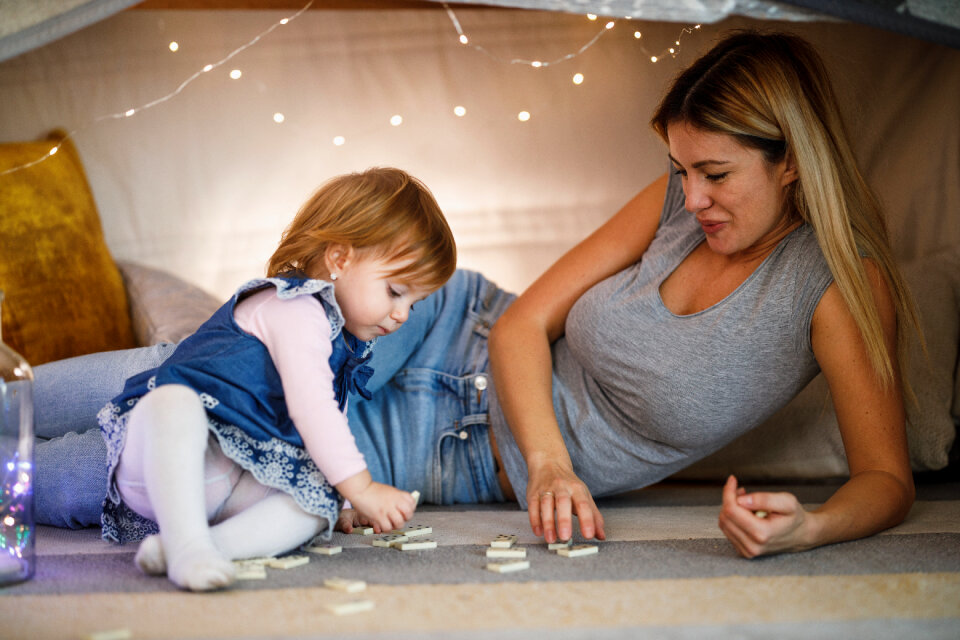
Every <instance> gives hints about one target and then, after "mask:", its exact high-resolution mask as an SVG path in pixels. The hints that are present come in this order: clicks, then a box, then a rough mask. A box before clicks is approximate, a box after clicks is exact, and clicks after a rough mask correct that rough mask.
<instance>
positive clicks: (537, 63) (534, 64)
mask: <svg viewBox="0 0 960 640" xmlns="http://www.w3.org/2000/svg"><path fill="white" fill-rule="evenodd" d="M530 66H531V67H533V68H534V69H539V68H540V67H542V66H543V63H542V62H540V61H539V60H534V61H533V62H531V63H530Z"/></svg>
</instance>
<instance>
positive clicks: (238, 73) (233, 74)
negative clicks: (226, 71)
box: [230, 69, 243, 80]
mask: <svg viewBox="0 0 960 640" xmlns="http://www.w3.org/2000/svg"><path fill="white" fill-rule="evenodd" d="M242 75H243V71H240V69H234V70H233V71H231V72H230V77H231V78H232V79H234V80H239V79H240V76H242Z"/></svg>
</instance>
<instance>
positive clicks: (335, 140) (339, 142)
mask: <svg viewBox="0 0 960 640" xmlns="http://www.w3.org/2000/svg"><path fill="white" fill-rule="evenodd" d="M346 141H347V139H346V138H344V137H343V136H335V137H334V138H333V144H335V145H336V146H338V147H342V146H343V145H344V143H345V142H346Z"/></svg>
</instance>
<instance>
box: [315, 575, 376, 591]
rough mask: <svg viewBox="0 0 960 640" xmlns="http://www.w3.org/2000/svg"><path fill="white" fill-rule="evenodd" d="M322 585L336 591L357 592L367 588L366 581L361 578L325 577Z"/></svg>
mask: <svg viewBox="0 0 960 640" xmlns="http://www.w3.org/2000/svg"><path fill="white" fill-rule="evenodd" d="M323 586H325V587H330V588H331V589H336V590H337V591H346V592H347V593H358V592H360V591H363V590H364V589H366V588H367V583H366V582H364V581H363V580H351V579H349V578H327V579H326V580H324V581H323Z"/></svg>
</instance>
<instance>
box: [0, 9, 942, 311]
mask: <svg viewBox="0 0 960 640" xmlns="http://www.w3.org/2000/svg"><path fill="white" fill-rule="evenodd" d="M521 1H522V2H523V3H524V4H525V5H531V6H533V5H535V6H537V7H538V8H562V9H564V11H502V10H500V9H496V8H494V9H489V8H477V7H476V6H475V5H471V6H469V7H468V6H464V5H462V4H460V3H457V2H451V3H450V7H451V9H452V10H453V11H454V13H455V16H456V18H457V20H458V21H459V24H460V26H461V28H462V29H463V30H464V31H465V32H466V33H467V34H468V35H469V37H470V45H471V46H464V45H462V44H461V43H460V42H459V40H458V34H457V31H456V30H455V28H454V25H453V23H452V22H451V19H450V16H449V15H448V13H447V12H446V11H444V9H443V6H442V4H441V3H432V5H427V6H430V7H432V8H429V9H425V10H388V9H387V10H362V11H351V10H338V11H307V12H304V13H303V14H302V15H300V16H299V17H297V18H296V19H295V20H292V21H291V22H290V23H289V24H287V25H286V26H283V27H282V28H277V29H275V30H273V31H271V32H270V33H268V34H266V35H262V34H263V33H264V32H265V30H267V29H268V28H269V27H271V26H272V25H274V24H276V23H277V22H278V21H279V20H281V19H282V18H285V17H289V16H291V15H293V14H295V13H296V11H297V9H291V8H290V7H291V6H292V5H295V4H299V3H291V2H285V3H284V6H285V7H286V8H285V9H282V10H250V11H223V10H146V9H137V10H133V11H121V9H123V7H124V6H126V5H130V4H131V2H129V1H128V0H99V1H93V0H87V1H86V2H83V1H81V0H63V1H61V2H52V1H47V2H40V1H39V0H22V1H21V0H16V1H14V2H11V0H0V25H3V28H4V29H5V30H8V31H9V27H8V25H9V24H11V23H9V22H8V21H7V17H8V16H9V15H11V13H10V12H11V11H15V10H16V7H17V5H19V6H20V7H21V8H22V7H33V8H36V9H37V10H38V11H39V10H40V9H41V8H42V7H41V5H44V4H45V5H47V7H46V8H47V9H48V10H49V9H51V8H56V6H55V5H58V6H59V8H61V9H66V11H63V12H59V13H58V12H56V11H54V12H53V13H51V14H49V16H50V17H49V18H47V19H43V18H40V19H39V22H34V26H33V27H25V28H23V29H21V30H20V31H15V32H13V33H10V34H8V35H7V36H5V37H4V38H3V39H2V40H0V50H2V51H9V49H6V48H5V47H6V46H7V45H6V44H5V43H6V42H12V40H8V39H11V38H12V39H18V38H20V39H21V40H20V42H26V40H25V39H22V38H25V37H26V35H27V32H29V31H31V30H32V31H33V32H35V33H46V34H53V33H55V32H57V31H58V30H60V29H63V30H64V31H66V30H69V29H70V28H72V27H70V28H68V27H65V26H64V25H66V24H67V23H69V24H71V25H81V26H82V24H83V23H84V22H86V26H82V28H77V29H76V30H75V31H74V32H73V33H71V34H69V35H63V37H56V36H53V37H52V38H50V39H49V41H48V42H47V43H46V44H43V45H42V46H37V47H34V48H29V47H27V48H26V49H24V50H23V51H22V52H21V53H19V54H14V55H12V56H9V57H7V59H6V60H3V61H0V96H3V98H2V100H0V142H2V141H17V140H32V139H37V138H39V137H41V136H44V135H45V134H46V133H47V132H48V131H49V130H51V129H54V128H58V127H59V128H64V129H66V130H68V131H71V132H73V135H72V138H73V141H74V142H75V144H76V145H77V148H78V149H79V151H80V154H81V157H82V158H83V161H84V165H85V168H86V171H87V176H88V179H89V181H90V184H91V188H92V189H93V192H94V196H95V199H96V202H97V205H98V208H99V210H100V216H101V219H102V221H103V226H104V231H105V235H106V238H107V243H108V245H109V247H110V249H111V252H112V253H113V254H114V257H115V258H117V259H122V260H133V261H137V262H141V263H144V264H147V265H149V266H154V267H159V268H163V269H167V270H170V271H172V272H174V273H176V274H178V275H180V276H182V277H185V278H187V279H188V280H191V281H193V282H195V283H197V284H199V285H201V286H202V287H204V288H206V289H208V290H209V291H211V292H213V293H215V294H217V295H218V296H221V297H226V296H227V295H229V294H230V293H231V292H232V291H233V290H234V288H235V287H236V286H237V285H238V284H239V283H241V282H243V281H244V280H246V279H248V278H251V277H256V276H258V275H261V274H262V272H263V266H264V263H265V261H266V259H267V258H268V257H269V255H270V253H271V252H272V250H273V248H274V247H275V246H276V242H277V240H278V239H279V236H280V233H281V231H282V230H283V228H284V226H285V225H286V223H287V222H288V221H289V220H290V218H291V217H292V216H293V214H294V212H295V211H296V209H297V207H298V206H299V204H300V203H301V202H302V201H303V200H304V199H305V198H306V197H307V196H308V195H309V194H310V193H311V192H312V191H313V190H314V188H315V187H316V186H317V185H318V184H319V183H320V182H322V181H323V180H325V179H326V178H328V177H330V176H332V175H335V174H339V173H343V172H346V171H353V170H357V169H364V168H366V167H369V166H371V165H393V166H399V167H402V168H405V169H407V170H409V171H410V172H411V173H413V174H414V175H416V176H418V177H419V178H421V179H423V180H424V181H425V182H426V183H427V184H428V185H429V186H430V187H431V189H432V190H433V191H434V193H435V195H436V196H437V199H438V200H439V202H440V205H441V207H443V209H444V212H445V213H446V214H447V217H448V219H449V220H450V222H451V226H452V227H453V229H454V233H455V235H456V237H457V243H458V246H459V249H460V266H462V267H467V268H475V269H478V270H481V271H483V272H484V273H485V274H486V275H488V276H489V277H491V278H492V279H494V280H496V281H497V282H498V283H499V284H501V285H502V286H504V287H506V288H508V289H511V290H514V291H519V290H521V289H523V288H524V287H525V286H527V285H528V284H529V283H530V282H531V281H532V280H533V279H534V278H535V277H536V276H537V275H538V274H539V273H540V272H541V271H542V270H543V269H545V268H546V267H547V266H549V264H551V263H552V262H553V261H554V260H555V259H556V258H557V257H558V256H559V255H561V254H562V253H563V252H564V251H566V250H567V249H569V248H570V247H571V246H572V245H573V244H575V243H576V242H577V241H579V240H580V239H582V238H583V237H585V236H586V235H587V234H588V233H590V231H592V230H593V229H594V228H596V226H598V225H599V224H601V223H602V222H603V221H604V220H606V219H607V218H608V217H609V216H610V215H612V214H613V213H614V212H615V211H616V210H617V209H618V208H619V207H620V206H622V205H623V204H624V203H625V202H627V201H628V200H629V199H630V198H631V197H632V196H633V195H634V194H635V193H636V192H637V191H638V190H639V189H640V188H642V187H643V186H644V185H645V184H646V183H648V182H649V181H650V180H652V179H654V178H656V177H657V176H658V175H660V174H662V173H663V172H664V171H665V170H666V169H667V164H668V163H667V159H666V152H665V149H664V147H663V145H662V143H661V142H660V141H659V140H658V139H657V138H656V136H655V135H654V134H653V133H652V132H651V131H650V129H649V126H648V124H647V120H648V118H649V116H650V113H651V112H652V110H653V108H654V107H655V105H656V102H657V100H658V99H659V96H660V94H661V92H662V90H663V88H664V87H665V86H666V84H667V83H668V82H669V81H670V79H671V78H672V77H673V76H674V75H675V74H676V72H677V71H678V70H679V69H680V68H682V67H683V66H684V65H685V64H688V63H689V62H690V61H692V60H693V58H694V57H695V56H696V55H698V54H699V53H701V52H703V51H704V50H705V49H706V48H708V47H709V46H710V45H711V44H712V43H713V41H715V39H716V38H717V37H718V36H719V35H721V34H722V33H723V32H724V31H726V30H727V29H729V28H735V27H744V26H762V27H766V26H769V27H771V28H781V29H789V30H792V31H795V32H797V33H799V34H800V35H803V36H804V37H807V38H808V39H809V40H810V41H811V42H812V43H813V44H814V45H815V46H816V47H817V48H818V49H819V50H820V51H821V52H822V53H823V55H824V58H825V60H826V62H827V64H828V67H829V69H830V71H831V73H832V74H833V77H834V80H835V82H836V84H837V86H838V90H839V93H840V98H841V101H842V102H843V105H844V110H845V113H846V115H847V117H848V121H849V125H850V132H851V136H852V138H853V140H854V143H855V148H856V151H857V153H858V156H859V157H860V160H861V164H862V168H863V170H864V172H865V174H866V176H867V178H868V180H869V181H870V182H871V184H873V185H874V186H875V187H876V188H877V190H878V191H879V195H880V197H881V198H882V200H883V202H884V204H885V206H886V209H887V211H888V213H889V215H890V220H891V229H892V232H893V237H894V245H895V246H894V248H895V250H896V252H897V254H898V255H899V256H900V257H901V258H902V259H903V260H910V259H912V258H914V257H916V256H918V255H923V254H926V253H929V252H931V251H935V250H937V249H938V248H941V247H945V246H957V245H960V157H958V156H960V119H958V118H957V115H956V114H957V113H960V49H956V48H951V47H948V46H944V45H943V44H937V43H933V42H928V41H924V40H920V39H918V38H914V37H911V36H907V35H903V34H900V33H896V32H894V31H890V30H887V29H881V28H876V27H871V26H868V25H863V24H854V23H850V22H846V21H841V20H836V19H829V20H816V21H811V20H809V19H805V20H799V19H790V20H789V21H788V20H785V18H786V15H785V13H786V12H796V16H794V17H798V16H799V15H800V14H801V13H803V14H804V16H805V17H806V18H809V17H810V13H809V11H806V10H804V11H800V10H799V9H796V8H795V7H791V6H788V5H783V4H781V5H773V4H772V3H767V2H763V3H761V2H754V1H752V0H751V1H748V0H686V1H684V2H680V1H675V0H669V2H668V1H667V0H661V1H659V2H653V1H652V0H647V1H643V2H641V1H640V0H637V1H632V0H631V1H627V0H620V1H615V0H609V1H606V2H599V1H593V0H591V1H589V2H582V1H577V0H565V1H562V2H561V1H560V0H510V2H509V4H511V5H516V4H520V3H521ZM878 1H879V0H878ZM498 3H499V4H503V2H499V1H498ZM304 4H306V0H304ZM341 4H342V3H341ZM385 4H386V3H385ZM835 4H849V3H835ZM887 4H891V3H889V2H888V3H887ZM68 5H69V6H68ZM666 5H671V6H676V7H684V8H685V9H687V10H690V9H691V8H694V9H704V10H707V9H709V10H711V11H721V12H726V13H721V14H714V19H717V20H719V21H718V22H708V21H707V20H703V21H700V20H697V21H691V22H685V21H680V22H671V21H664V20H660V19H658V20H651V19H639V18H638V19H634V20H631V21H626V20H617V21H616V24H617V26H616V28H614V29H611V30H608V31H604V30H603V22H602V21H590V20H588V19H587V18H585V17H584V16H583V15H582V12H583V11H586V10H588V9H590V10H596V11H598V12H601V11H602V10H604V9H606V10H608V11H610V12H618V13H623V12H626V11H627V10H629V11H630V12H633V11H641V10H643V11H646V10H648V9H650V8H651V7H655V6H666ZM911 6H912V3H911ZM773 8H776V10H777V11H778V12H784V13H781V14H780V16H779V17H780V20H777V21H773V20H768V19H766V18H764V19H763V20H762V21H761V20H760V19H758V17H749V16H744V15H740V12H744V11H747V10H748V9H749V10H760V11H762V12H764V11H770V10H772V9H773ZM574 9H576V11H574ZM87 11H98V12H100V13H99V14H98V15H99V16H103V15H106V14H107V13H110V12H114V14H113V15H112V16H110V17H107V18H105V19H103V20H99V19H98V20H88V19H87V18H80V17H78V16H81V15H83V14H84V13H85V12H87ZM729 13H732V14H736V15H732V16H729V17H725V18H722V19H720V18H721V15H728V14H729ZM35 15H37V16H39V15H41V14H39V13H38V14H35ZM89 15H91V14H87V16H88V17H89ZM694 22H697V23H700V22H703V27H702V28H701V29H692V27H693V24H694ZM21 24H26V23H21ZM55 27H56V28H55ZM602 31H603V35H602V36H601V37H599V39H596V38H597V35H598V33H600V32H602ZM635 32H640V33H642V37H640V38H637V37H636V36H635V35H634V33H635ZM258 35H262V37H260V38H259V40H257V41H256V43H255V44H254V45H252V46H249V47H247V48H244V47H245V46H246V45H247V44H248V43H250V42H251V41H253V40H254V39H255V38H256V37H257V36H258ZM594 39H596V40H595V43H594V44H593V46H591V47H589V48H587V49H585V50H583V51H582V52H581V49H582V48H583V47H584V45H585V44H587V43H589V42H591V41H594ZM678 39H679V40H680V42H681V45H680V47H679V50H678V51H677V52H676V53H675V55H661V54H663V53H664V52H665V51H666V50H667V49H668V48H669V47H671V46H673V43H674V42H675V41H676V40H678ZM174 41H176V42H178V43H179V48H178V50H177V51H176V52H173V51H171V50H170V48H169V44H170V43H171V42H174ZM475 46H476V47H481V48H482V49H481V48H474V47H475ZM241 49H242V50H241ZM238 50H239V52H238V53H236V54H235V55H233V56H232V57H230V59H229V61H227V62H224V63H223V65H222V66H218V67H216V68H215V69H213V70H212V71H211V72H210V73H200V74H198V72H199V71H200V70H201V69H203V68H204V67H205V65H208V64H212V63H217V62H218V61H221V60H223V59H224V58H226V57H227V56H230V55H231V53H232V52H236V51H238ZM569 54H575V55H573V56H572V57H570V58H569V59H565V56H567V55H569ZM652 55H659V56H660V59H659V61H658V62H657V63H655V64H654V63H652V62H651V61H650V58H651V56H652ZM516 59H525V60H562V61H560V62H557V63H556V64H553V65H550V66H548V67H544V68H532V67H531V66H530V65H529V64H516V63H514V62H512V61H513V60H516ZM232 72H237V73H238V74H239V76H238V77H237V78H236V79H234V78H233V77H232V76H231V74H232ZM575 74H582V79H583V81H582V82H581V83H580V84H574V83H573V82H572V81H571V80H572V78H573V77H574V75H575ZM193 76H197V77H196V78H195V79H194V80H193V81H192V82H190V83H189V84H187V85H185V86H184V85H183V83H184V81H185V80H186V79H188V78H191V77H193ZM178 87H182V90H180V91H179V92H177V93H176V95H172V94H173V93H174V92H175V91H177V89H178ZM167 96H172V97H170V98H169V99H164V100H160V99H162V98H165V97H167ZM158 100H160V101H159V102H158ZM148 104H153V105H154V106H152V107H151V108H148V109H143V110H138V111H137V112H136V115H135V116H133V117H129V118H123V117H119V118H114V117H111V116H113V115H116V114H121V115H122V114H123V113H124V112H126V111H127V110H128V109H130V108H133V107H138V108H139V107H142V106H144V105H148ZM455 106H456V107H462V108H463V111H462V112H461V111H458V113H464V114H465V115H462V116H460V115H456V114H455V113H454V107H455ZM521 111H525V112H527V113H529V114H530V118H529V119H528V120H526V121H520V120H519V119H518V114H519V113H520V112H521ZM281 116H282V117H281ZM393 116H400V117H401V120H402V123H401V124H399V126H394V125H393V124H391V118H392V117H393ZM277 120H281V122H278V121H277ZM394 122H396V120H394ZM338 136H342V138H343V141H344V144H342V145H336V144H334V143H333V142H332V141H333V140H334V139H335V137H338Z"/></svg>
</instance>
